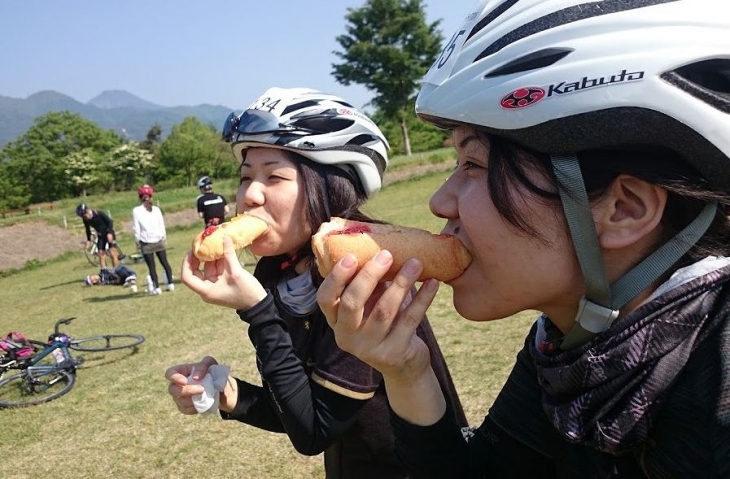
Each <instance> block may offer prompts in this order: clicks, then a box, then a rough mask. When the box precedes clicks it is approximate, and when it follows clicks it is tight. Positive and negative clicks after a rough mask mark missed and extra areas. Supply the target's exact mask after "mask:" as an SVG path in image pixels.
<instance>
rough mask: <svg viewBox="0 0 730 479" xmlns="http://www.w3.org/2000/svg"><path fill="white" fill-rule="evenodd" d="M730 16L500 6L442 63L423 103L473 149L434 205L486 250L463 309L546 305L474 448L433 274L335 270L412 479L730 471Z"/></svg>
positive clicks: (676, 4)
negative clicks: (435, 359) (433, 314)
mask: <svg viewBox="0 0 730 479" xmlns="http://www.w3.org/2000/svg"><path fill="white" fill-rule="evenodd" d="M725 8H727V2H726V1H725V0H722V1H720V0H705V1H691V0H675V1H666V0H649V1H645V0H620V1H613V0H605V1H600V2H588V3H586V2H583V1H577V0H568V1H566V0H517V1H493V0H487V1H483V2H480V3H479V5H477V6H476V8H475V9H474V10H473V11H472V12H471V13H470V14H469V15H467V16H466V17H465V20H464V23H463V25H462V26H461V28H459V29H458V31H457V33H456V34H455V35H454V36H453V37H452V40H451V42H450V43H449V44H448V45H447V46H446V48H445V49H444V52H443V54H442V56H441V58H440V59H439V60H438V61H437V62H436V63H434V65H433V66H432V67H431V70H429V73H428V74H427V76H426V77H425V78H424V80H423V83H422V87H421V90H420V93H419V95H418V98H417V100H416V112H417V113H418V115H419V116H420V117H421V118H423V119H424V120H427V121H429V122H432V123H434V124H436V125H438V126H441V127H443V128H449V129H452V130H453V139H454V145H455V147H456V152H457V154H458V160H457V165H456V170H455V171H454V172H453V174H452V175H451V176H450V177H449V178H448V180H447V181H446V182H445V183H444V184H443V185H442V186H441V187H440V188H439V189H438V190H437V191H436V192H435V193H434V194H433V196H432V197H431V200H430V208H431V211H432V212H433V214H434V215H435V216H437V217H439V218H442V219H444V220H445V225H444V228H443V233H445V234H454V235H455V236H456V237H458V238H459V239H460V240H461V241H462V242H463V243H464V245H465V246H466V247H467V248H468V249H469V250H470V252H471V254H472V256H473V262H472V263H471V265H470V266H469V267H468V268H467V269H466V271H465V272H464V273H463V275H461V276H460V277H458V278H456V279H454V280H453V281H450V282H449V285H450V286H451V290H452V299H453V303H454V306H455V308H456V310H457V311H458V313H459V314H460V315H462V316H463V317H464V318H466V319H468V320H472V321H491V320H496V319H500V318H508V317H511V316H513V315H514V314H515V313H518V312H521V311H525V310H538V311H540V312H541V313H542V314H541V315H540V316H539V317H538V318H537V320H536V322H535V323H534V324H533V326H532V328H531V330H530V331H529V333H528V334H527V336H526V338H525V341H524V347H523V349H522V350H521V351H520V352H519V353H518V355H517V359H516V363H515V365H514V367H513V369H512V372H511V374H510V376H509V377H508V379H507V381H506V383H505V384H504V386H503V388H502V390H501V391H500V393H499V394H498V396H497V398H496V400H495V401H494V403H493V404H492V405H491V407H490V409H489V412H488V414H487V416H486V417H485V419H484V421H483V422H482V424H481V425H480V426H478V427H476V428H474V429H473V430H472V431H471V433H470V434H468V435H467V436H466V438H465V437H464V436H463V435H462V431H461V425H460V424H459V423H457V422H455V421H454V420H453V418H452V415H451V412H450V405H449V402H448V401H447V400H446V398H445V397H444V395H443V392H442V391H441V390H440V388H439V386H438V384H437V383H436V381H435V375H434V370H433V368H432V365H431V364H430V363H429V360H428V357H429V347H428V345H427V344H425V343H424V342H423V341H421V340H420V339H419V338H418V337H417V335H416V334H415V329H416V328H417V326H418V321H417V320H416V319H417V318H420V317H422V316H423V315H424V313H425V312H426V310H427V308H428V307H429V305H430V303H431V302H432V301H433V299H434V296H435V294H436V291H437V289H438V282H436V281H434V280H428V281H425V282H424V283H423V284H422V286H421V288H420V290H419V291H418V294H417V295H416V297H415V298H411V290H412V288H413V285H414V283H415V281H416V278H417V276H418V273H419V272H420V270H421V269H422V266H421V264H420V263H419V261H418V260H417V259H411V260H410V261H409V262H408V263H406V265H405V266H404V267H403V268H402V269H401V271H400V273H398V275H397V276H396V278H395V279H394V280H393V281H392V282H391V283H390V284H389V285H388V286H387V287H385V288H383V287H382V286H381V285H380V284H379V283H378V281H379V279H380V278H382V277H383V274H384V273H385V272H386V271H387V270H388V269H389V267H390V266H391V265H392V256H391V255H390V253H389V252H388V251H381V252H380V253H379V254H378V255H377V256H376V257H375V258H374V259H373V260H371V261H368V262H367V263H366V264H365V265H361V266H363V268H362V270H361V271H360V272H359V273H356V271H357V270H356V266H357V265H356V260H355V259H354V257H353V256H352V255H350V256H347V257H345V258H344V259H343V260H342V261H340V262H339V263H338V264H336V265H335V267H334V268H333V270H332V272H331V273H330V274H329V276H328V277H327V278H326V279H325V281H324V282H323V283H322V285H321V286H320V289H319V294H318V303H319V305H320V307H321V308H322V310H323V312H324V313H325V314H326V316H327V319H328V321H329V323H330V325H331V327H332V328H333V329H334V330H335V333H336V337H337V344H338V345H340V347H342V348H343V349H344V350H345V351H348V352H350V353H352V354H353V355H355V356H357V357H359V358H361V359H362V360H363V361H365V362H367V363H368V364H370V365H371V366H373V367H374V368H376V369H377V370H379V371H381V373H382V374H383V377H384V378H385V380H384V382H385V386H386V390H387V393H388V400H389V401H390V406H391V407H392V410H393V413H394V414H393V428H394V431H395V435H396V447H397V450H398V454H399V457H400V458H401V460H402V461H403V463H404V464H405V465H406V467H407V468H408V469H409V471H410V472H411V473H412V475H413V477H419V478H438V479H443V478H491V477H494V478H540V479H547V478H600V479H609V478H619V479H620V478H652V479H653V478H670V477H671V478H729V477H730V241H728V239H729V238H730V221H729V220H728V217H727V212H728V205H729V204H730V35H728V32H730V16H728V15H720V14H717V12H721V11H724V9H725ZM447 38H448V37H447ZM404 300H405V303H404ZM489 341H490V338H489V337H488V336H487V337H485V338H484V343H485V344H484V347H485V348H488V347H489Z"/></svg>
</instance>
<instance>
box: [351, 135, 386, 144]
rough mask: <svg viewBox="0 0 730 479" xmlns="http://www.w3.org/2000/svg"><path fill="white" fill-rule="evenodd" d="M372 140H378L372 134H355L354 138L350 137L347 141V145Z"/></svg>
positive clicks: (365, 142)
mask: <svg viewBox="0 0 730 479" xmlns="http://www.w3.org/2000/svg"><path fill="white" fill-rule="evenodd" d="M374 141H380V139H378V138H377V137H375V136H373V135H365V134H363V135H357V136H356V137H354V138H351V139H350V141H348V142H347V144H348V145H367V144H368V143H372V142H374Z"/></svg>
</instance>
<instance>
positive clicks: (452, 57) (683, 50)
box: [416, 0, 730, 191]
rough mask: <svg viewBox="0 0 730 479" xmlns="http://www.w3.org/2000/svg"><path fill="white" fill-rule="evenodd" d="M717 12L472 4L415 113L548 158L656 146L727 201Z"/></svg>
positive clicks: (677, 2) (723, 48)
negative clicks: (476, 130) (469, 128)
mask: <svg viewBox="0 0 730 479" xmlns="http://www.w3.org/2000/svg"><path fill="white" fill-rule="evenodd" d="M726 7H727V2H726V1H724V0H604V1H592V2H586V1H585V0H582V1H581V0H487V1H482V2H479V3H478V5H477V6H476V7H475V9H474V10H472V12H471V13H470V14H469V15H467V17H466V19H465V21H464V23H463V25H462V27H461V28H460V29H459V30H458V31H457V33H456V34H455V35H454V38H453V39H452V40H451V42H450V43H449V45H447V47H446V48H445V49H444V52H443V53H442V55H441V57H440V58H439V59H438V60H437V61H436V62H435V63H434V65H433V66H432V67H431V69H430V70H429V72H428V73H427V75H426V77H425V78H424V80H423V86H422V89H421V91H420V93H419V95H418V99H417V101H416V111H417V113H418V114H419V115H420V116H421V117H422V118H424V119H426V120H429V121H432V122H435V123H437V124H438V123H443V122H444V121H446V122H449V121H451V122H452V123H453V122H458V123H466V124H473V125H479V126H481V127H486V128H487V129H488V130H491V131H492V132H493V133H494V134H495V135H498V136H502V137H506V138H509V139H511V140H513V141H514V142H516V143H518V144H521V145H523V146H527V147H529V148H531V149H534V150H537V151H540V152H543V153H549V154H553V155H555V154H572V153H575V152H577V151H581V150H585V149H596V148H602V147H613V146H624V145H632V144H633V145H661V146H664V147H668V148H671V149H673V150H675V151H677V152H678V153H679V154H681V155H682V156H683V157H684V158H686V160H687V161H688V162H690V163H691V164H692V165H693V166H694V167H695V168H696V169H697V170H698V171H699V172H700V173H701V174H702V175H703V176H704V177H705V178H706V179H708V180H710V181H711V182H712V183H713V185H714V186H715V187H716V188H718V189H720V190H723V191H730V161H729V160H728V157H729V156H730V91H728V89H727V88H728V84H730V17H729V16H728V15H724V14H721V13H720V12H723V11H725V9H726ZM717 79H720V80H721V84H722V83H724V86H723V87H718V86H717V83H716V80H717Z"/></svg>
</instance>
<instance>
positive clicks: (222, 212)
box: [195, 176, 229, 226]
mask: <svg viewBox="0 0 730 479" xmlns="http://www.w3.org/2000/svg"><path fill="white" fill-rule="evenodd" d="M198 189H200V196H198V198H197V200H196V202H195V203H196V208H197V210H198V216H199V217H200V218H202V220H203V223H204V224H205V226H210V225H217V224H220V223H223V222H224V221H226V215H227V214H228V211H229V209H228V202H227V201H226V198H225V197H224V196H223V195H220V194H218V193H215V192H213V181H212V180H211V179H210V177H209V176H201V177H200V179H199V180H198Z"/></svg>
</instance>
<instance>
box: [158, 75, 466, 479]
mask: <svg viewBox="0 0 730 479" xmlns="http://www.w3.org/2000/svg"><path fill="white" fill-rule="evenodd" d="M223 137H224V139H225V140H226V141H228V142H229V143H230V144H231V147H232V150H233V154H234V155H235V157H236V159H237V160H238V161H240V162H241V166H240V177H241V183H240V187H239V189H238V192H237V198H236V203H237V204H236V208H237V212H238V213H239V214H240V213H243V212H246V213H251V214H253V215H256V216H258V217H260V218H262V219H264V220H266V222H267V223H268V224H269V229H268V231H267V232H266V233H265V234H264V236H262V237H260V238H259V239H257V240H256V241H254V242H253V244H252V245H251V246H250V250H251V251H252V252H253V253H254V254H256V255H258V256H260V257H261V258H260V260H259V261H258V263H257V265H256V269H255V271H254V274H253V275H251V274H249V273H248V272H247V271H246V270H245V269H243V268H242V267H241V265H240V263H239V261H238V258H237V257H236V253H235V251H234V249H233V246H232V244H231V243H230V242H228V243H227V244H226V245H225V258H223V259H221V260H218V261H215V262H209V263H205V264H204V265H201V264H200V262H199V261H198V260H197V259H196V258H195V257H194V256H193V255H192V254H188V256H187V258H186V260H185V261H184V264H183V269H182V274H181V279H182V281H183V282H184V283H185V284H186V285H188V286H189V287H190V289H192V290H193V291H194V292H196V293H198V294H199V295H200V296H201V298H203V300H204V301H206V302H209V303H213V304H218V305H221V306H226V307H230V308H233V309H235V310H236V311H237V313H238V315H239V317H240V318H241V319H242V320H243V321H244V322H246V323H248V335H249V338H250V340H251V342H252V343H253V345H254V347H255V348H256V357H257V358H258V369H259V371H260V373H261V379H262V382H263V384H262V385H254V384H250V383H247V382H245V381H243V380H240V379H235V378H230V380H229V381H228V383H227V385H226V387H225V389H224V390H223V391H222V392H221V396H220V403H219V410H220V413H221V415H222V416H223V417H224V418H226V419H235V420H238V421H241V422H244V423H247V424H250V425H253V426H255V427H259V428H263V429H266V430H270V431H276V432H285V433H286V434H287V435H288V436H289V438H290V440H291V442H292V444H293V445H294V447H295V448H296V449H297V451H299V452H301V453H302V454H307V455H314V454H320V453H322V452H324V461H325V471H326V477H327V478H348V479H349V478H368V479H369V478H375V477H377V478H405V477H407V473H406V472H405V470H404V469H403V467H402V466H401V465H400V464H399V463H398V461H397V460H396V457H395V454H394V448H393V433H392V431H391V429H390V426H389V419H388V417H389V413H388V405H387V398H386V397H385V389H384V387H383V386H382V381H381V377H380V374H379V373H377V371H375V370H374V369H372V368H371V367H370V366H368V365H366V364H365V363H363V362H362V361H360V360H358V359H356V358H355V357H353V356H351V355H349V354H347V353H345V352H344V351H342V350H341V349H340V348H339V347H338V346H337V344H336V342H335V339H334V333H333V331H332V330H331V329H330V328H329V327H328V325H327V322H326V320H325V318H324V316H323V315H322V312H321V311H320V310H319V308H318V306H317V302H316V287H317V285H319V284H320V283H321V281H322V278H321V276H320V275H319V273H318V272H317V268H316V264H315V262H314V259H313V254H312V250H311V245H310V238H311V235H312V234H313V232H315V231H316V230H317V229H318V228H319V226H320V225H321V224H322V223H323V222H325V221H329V218H330V217H331V216H340V217H346V218H352V219H357V220H361V221H371V222H373V221H375V220H373V219H371V218H368V217H367V216H365V215H364V214H363V213H362V212H361V211H360V207H361V206H362V204H363V203H364V202H365V201H366V200H367V198H368V197H370V196H371V195H373V194H374V193H375V192H376V191H378V190H379V189H380V186H381V184H382V175H383V172H384V170H385V167H386V166H387V158H388V156H387V150H388V143H387V141H386V140H385V137H384V136H383V134H382V133H381V132H380V130H379V129H378V127H377V126H376V125H375V124H374V123H373V122H372V121H371V120H370V119H369V118H367V117H366V116H365V115H363V114H361V113H360V112H358V111H357V110H356V109H354V108H353V107H352V106H351V105H349V104H348V103H346V102H345V101H344V100H342V99H341V98H339V97H336V96H334V95H329V94H325V93H322V92H318V91H314V90H309V89H303V88H293V89H282V88H272V89H269V90H267V91H266V92H265V93H264V94H263V95H262V96H261V97H260V98H258V99H257V100H256V101H255V102H254V103H253V104H252V105H251V106H250V107H249V108H248V109H247V110H245V111H244V112H243V113H242V114H241V115H239V116H237V115H233V114H232V115H231V116H230V117H229V118H228V120H226V123H225V125H224V128H223ZM201 266H202V269H201ZM418 335H419V337H420V338H422V339H423V341H425V342H426V343H427V344H429V347H430V351H431V355H432V357H431V363H432V364H433V366H434V369H435V370H436V371H437V377H438V382H439V384H440V388H442V389H443V390H444V392H445V394H446V398H447V402H448V403H449V405H450V409H451V410H452V411H453V414H452V416H453V418H454V421H455V422H456V423H459V424H465V422H466V421H465V418H464V415H463V413H462V411H461V406H460V404H459V400H458V398H457V397H456V394H455V391H454V387H453V384H452V381H451V378H450V376H449V373H448V370H447V369H446V367H445V361H444V358H443V356H442V355H441V352H440V351H439V348H438V345H437V343H436V341H435V338H434V336H433V332H432V331H431V328H430V326H429V325H428V322H427V321H425V320H424V322H423V323H421V326H420V327H419V329H418ZM216 363H217V361H216V360H215V359H213V358H211V357H206V358H204V359H203V360H202V361H200V362H199V363H196V364H183V365H178V366H174V367H172V368H170V369H169V370H168V371H167V373H166V377H167V378H168V380H169V381H170V386H169V391H170V394H171V395H172V397H173V398H174V401H175V402H176V404H177V407H178V408H179V409H180V411H182V412H184V413H188V414H195V413H196V412H197V409H196V408H195V404H194V403H193V396H194V395H196V394H200V393H201V392H202V390H203V388H202V387H201V386H200V385H197V384H195V383H192V384H191V383H189V381H188V379H187V377H188V376H190V375H191V374H192V372H193V370H194V371H195V373H194V375H193V378H194V379H198V378H202V377H204V375H205V374H206V372H207V371H208V370H209V368H210V367H211V366H212V365H214V364H216Z"/></svg>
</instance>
